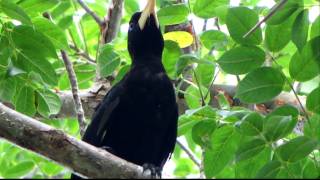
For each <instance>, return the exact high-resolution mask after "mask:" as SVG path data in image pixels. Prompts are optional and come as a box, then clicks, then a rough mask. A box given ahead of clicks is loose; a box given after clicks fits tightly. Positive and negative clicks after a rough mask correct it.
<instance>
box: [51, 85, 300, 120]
mask: <svg viewBox="0 0 320 180" xmlns="http://www.w3.org/2000/svg"><path fill="white" fill-rule="evenodd" d="M109 89H110V84H106V85H105V86H102V85H100V86H97V87H95V88H94V89H93V90H90V91H82V92H81V93H80V97H81V100H82V104H83V108H84V111H85V114H86V116H87V117H91V116H92V114H93V112H94V108H95V107H96V106H97V105H98V104H99V103H100V101H101V100H102V99H103V96H104V95H105V94H106V93H107V91H108V90H109ZM210 91H211V92H210V94H211V97H212V98H211V99H212V101H211V105H212V106H213V107H219V104H218V103H217V101H216V99H215V98H214V96H216V95H217V93H218V91H224V92H226V94H228V95H229V96H231V97H233V96H234V95H235V93H236V86H231V85H213V86H212V88H211V89H210ZM58 95H59V96H60V98H61V100H62V103H63V104H62V108H61V112H60V113H59V114H57V115H56V118H66V117H75V115H76V113H75V111H74V108H73V107H74V105H73V102H72V94H71V93H70V92H60V93H59V94H58ZM299 98H300V100H301V101H302V103H303V104H305V102H306V97H305V96H299ZM283 104H290V105H293V106H295V107H296V108H298V109H299V110H300V111H301V112H302V110H301V107H300V106H299V103H298V102H297V99H296V98H295V96H294V95H293V94H291V93H287V92H284V93H282V94H280V95H279V96H278V97H276V98H274V99H273V100H272V101H270V102H267V103H264V105H265V106H266V107H267V108H268V109H274V108H276V107H278V106H281V105H283ZM178 105H179V111H180V114H182V113H184V111H185V110H186V109H187V105H186V102H185V101H184V99H178Z"/></svg>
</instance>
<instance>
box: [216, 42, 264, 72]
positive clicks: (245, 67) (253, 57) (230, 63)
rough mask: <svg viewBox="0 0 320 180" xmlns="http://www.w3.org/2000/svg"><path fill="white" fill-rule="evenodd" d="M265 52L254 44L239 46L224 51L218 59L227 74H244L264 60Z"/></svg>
mask: <svg viewBox="0 0 320 180" xmlns="http://www.w3.org/2000/svg"><path fill="white" fill-rule="evenodd" d="M265 56H266V55H265V53H264V51H263V50H262V49H260V48H258V47H255V46H251V47H250V46H240V47H236V48H234V49H231V50H229V51H226V52H225V53H224V54H223V55H222V56H221V58H220V59H219V60H218V63H219V65H220V66H221V68H222V69H223V70H224V71H225V72H227V73H229V74H235V75H240V74H246V73H248V72H250V71H252V70H254V69H256V68H258V67H260V66H261V65H262V64H263V63H264V61H265Z"/></svg>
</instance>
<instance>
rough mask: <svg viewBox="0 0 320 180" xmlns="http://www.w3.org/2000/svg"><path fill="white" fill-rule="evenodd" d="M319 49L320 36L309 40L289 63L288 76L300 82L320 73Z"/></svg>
mask: <svg viewBox="0 0 320 180" xmlns="http://www.w3.org/2000/svg"><path fill="white" fill-rule="evenodd" d="M319 49H320V36H318V37H316V38H314V39H312V40H310V41H309V42H308V43H307V45H306V46H305V47H304V48H303V50H302V52H301V53H299V52H298V51H297V52H296V53H295V54H294V55H293V57H292V59H291V61H290V67H289V68H290V69H289V70H290V76H291V77H292V78H294V79H295V80H297V81H300V82H304V81H308V80H311V79H313V78H314V77H316V76H317V75H318V74H319V73H320V51H319ZM317 62H318V64H317Z"/></svg>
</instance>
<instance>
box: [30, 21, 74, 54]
mask: <svg viewBox="0 0 320 180" xmlns="http://www.w3.org/2000/svg"><path fill="white" fill-rule="evenodd" d="M33 23H34V25H35V27H36V29H37V30H38V31H40V32H42V33H43V34H44V35H46V36H47V37H48V38H49V39H50V40H51V42H52V43H53V44H54V45H55V47H56V49H63V50H68V49H69V46H68V41H67V37H66V35H65V33H64V32H63V31H62V29H60V27H58V26H57V25H55V24H53V23H52V22H51V21H49V20H47V19H44V18H37V19H36V20H34V21H33Z"/></svg>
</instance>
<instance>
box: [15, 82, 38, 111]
mask: <svg viewBox="0 0 320 180" xmlns="http://www.w3.org/2000/svg"><path fill="white" fill-rule="evenodd" d="M15 100H16V101H15V107H16V110H17V111H18V112H21V113H23V114H25V115H28V116H31V117H32V116H34V115H35V114H36V111H37V110H36V105H35V95H34V90H33V89H32V88H31V87H29V86H24V87H23V88H21V89H20V91H19V92H18V94H17V97H16V99H15Z"/></svg>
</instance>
